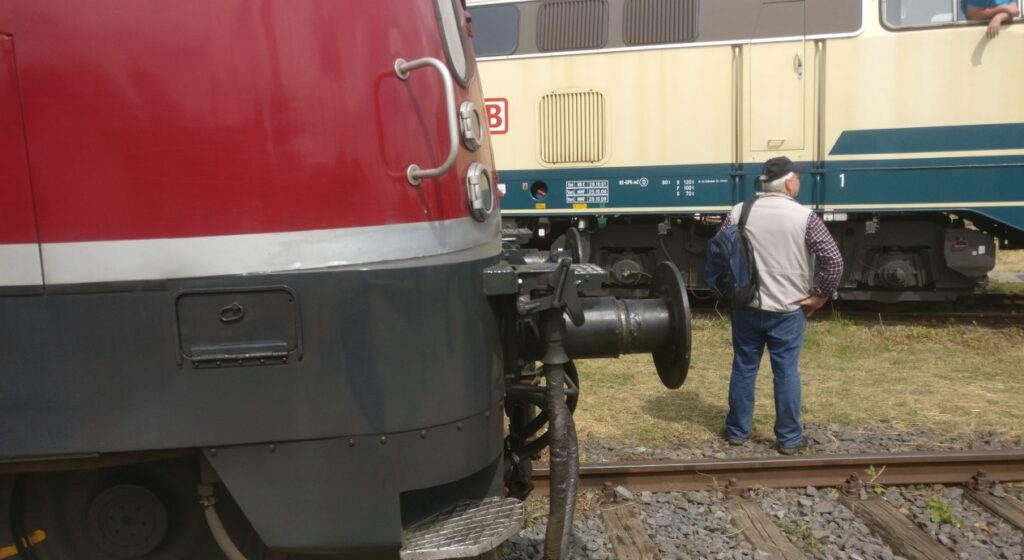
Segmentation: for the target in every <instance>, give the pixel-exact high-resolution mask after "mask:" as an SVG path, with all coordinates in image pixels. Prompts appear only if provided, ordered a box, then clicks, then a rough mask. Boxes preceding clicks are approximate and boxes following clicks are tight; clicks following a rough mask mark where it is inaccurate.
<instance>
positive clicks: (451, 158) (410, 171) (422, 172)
mask: <svg viewBox="0 0 1024 560" xmlns="http://www.w3.org/2000/svg"><path fill="white" fill-rule="evenodd" d="M424 66H432V67H434V69H436V70H437V71H438V72H440V74H441V77H442V78H443V80H444V97H445V103H446V105H447V110H448V143H449V145H450V146H451V148H450V149H449V150H448V158H447V159H445V160H444V163H442V164H441V165H440V166H438V167H434V168H431V169H423V168H421V167H420V166H418V165H416V164H415V163H413V164H410V165H409V167H408V168H407V169H406V171H405V175H406V177H407V178H408V179H409V184H411V185H419V184H420V181H422V180H423V179H424V178H430V177H440V176H441V175H444V174H445V173H447V172H448V170H449V169H451V168H452V166H453V165H455V156H456V155H458V151H459V122H458V115H457V114H456V113H457V111H458V109H457V108H456V106H455V88H454V87H453V86H452V74H451V72H449V71H448V67H447V66H446V65H445V64H444V63H443V62H441V61H440V60H438V59H436V58H433V57H429V56H428V57H424V58H417V59H416V60H413V61H406V60H405V59H402V58H399V59H398V60H396V61H395V74H397V75H398V78H399V79H400V80H408V79H409V73H410V72H412V71H413V70H416V69H417V68H423V67H424Z"/></svg>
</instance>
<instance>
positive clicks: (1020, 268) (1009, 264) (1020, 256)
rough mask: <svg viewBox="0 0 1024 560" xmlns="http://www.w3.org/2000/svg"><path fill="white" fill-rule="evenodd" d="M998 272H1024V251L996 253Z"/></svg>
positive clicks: (996, 269)
mask: <svg viewBox="0 0 1024 560" xmlns="http://www.w3.org/2000/svg"><path fill="white" fill-rule="evenodd" d="M995 271H996V272H1024V249H1015V250H1009V251H1008V250H1001V251H999V252H998V253H996V268H995Z"/></svg>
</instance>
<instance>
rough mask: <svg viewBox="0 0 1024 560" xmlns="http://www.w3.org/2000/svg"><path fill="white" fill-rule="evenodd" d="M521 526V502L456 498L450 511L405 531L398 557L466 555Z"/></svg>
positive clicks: (428, 559) (434, 559) (426, 559)
mask: <svg viewBox="0 0 1024 560" xmlns="http://www.w3.org/2000/svg"><path fill="white" fill-rule="evenodd" d="M522 526H523V502H521V501H519V500H517V499H515V498H487V499H485V500H483V501H481V502H460V503H459V504H458V505H456V506H455V509H453V510H452V511H451V512H449V513H446V514H442V515H439V516H436V517H432V518H430V519H428V520H426V521H423V522H421V523H418V524H416V525H414V526H413V527H410V528H409V529H408V530H407V531H405V535H404V537H403V539H402V560H442V559H444V558H468V557H470V556H477V555H480V554H483V553H485V552H487V551H489V550H492V549H494V548H496V547H497V546H498V545H500V544H501V543H503V542H505V540H506V539H508V538H509V537H511V536H512V535H514V534H516V533H517V532H519V529H521V528H522Z"/></svg>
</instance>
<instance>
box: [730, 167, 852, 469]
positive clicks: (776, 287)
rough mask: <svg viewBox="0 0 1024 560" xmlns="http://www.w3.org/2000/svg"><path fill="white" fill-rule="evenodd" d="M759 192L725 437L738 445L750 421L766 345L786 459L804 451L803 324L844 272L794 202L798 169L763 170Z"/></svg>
mask: <svg viewBox="0 0 1024 560" xmlns="http://www.w3.org/2000/svg"><path fill="white" fill-rule="evenodd" d="M759 180H760V181H761V185H762V187H761V190H762V191H763V192H761V193H759V194H758V198H757V200H756V202H755V203H754V204H753V206H752V207H751V209H750V215H749V217H748V218H747V224H746V230H747V236H748V237H747V238H748V239H749V242H750V245H751V247H752V249H753V254H754V261H755V263H756V265H757V274H758V281H759V289H758V297H756V298H755V299H754V301H753V302H751V303H750V304H749V305H748V306H747V307H743V308H739V309H735V310H734V311H733V313H732V346H733V365H732V377H731V378H730V380H729V414H728V416H726V419H725V437H726V439H727V440H728V442H729V443H730V444H731V445H742V444H743V443H744V442H745V441H746V440H747V438H748V437H750V431H751V425H752V423H753V419H754V382H755V380H756V379H757V370H758V366H759V365H760V363H761V356H762V355H763V354H764V349H765V347H766V346H767V348H768V353H769V356H770V358H771V364H772V374H773V376H774V389H775V437H776V438H777V440H778V450H779V452H780V453H782V454H784V455H792V454H794V453H796V452H798V451H800V450H802V449H805V448H806V447H807V439H806V438H805V437H804V433H803V425H802V424H801V422H800V372H799V371H798V369H797V364H798V362H799V359H800V347H801V346H802V345H803V341H804V320H805V317H810V316H811V314H813V313H814V312H815V311H817V310H818V309H819V308H820V307H821V306H822V305H824V304H825V302H826V301H828V300H829V298H831V297H832V296H833V295H834V294H835V292H836V287H837V286H838V285H839V278H840V276H841V275H842V272H843V259H842V255H841V254H840V253H839V248H838V247H837V246H836V242H835V240H834V239H832V235H831V234H829V232H828V229H827V228H826V227H825V224H824V223H823V222H822V221H821V219H820V218H818V216H817V215H816V214H815V213H814V212H812V211H811V210H809V209H807V208H805V207H803V206H801V205H800V204H799V203H798V202H797V201H796V200H795V199H796V197H797V195H798V194H799V193H800V168H799V167H798V166H797V165H795V164H794V163H793V162H792V161H790V159H789V158H787V157H784V156H783V157H776V158H772V159H770V160H768V161H767V162H766V163H765V164H764V169H763V170H762V174H761V176H760V177H759ZM741 207H742V204H737V205H736V206H735V207H733V209H732V212H731V213H730V214H729V216H727V217H726V219H725V222H724V223H723V224H722V229H725V228H726V227H728V226H729V225H730V224H731V223H738V222H739V219H740V213H741Z"/></svg>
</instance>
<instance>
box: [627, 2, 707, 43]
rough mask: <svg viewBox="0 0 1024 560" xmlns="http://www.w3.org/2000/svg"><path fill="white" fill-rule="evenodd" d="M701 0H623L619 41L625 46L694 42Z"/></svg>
mask: <svg viewBox="0 0 1024 560" xmlns="http://www.w3.org/2000/svg"><path fill="white" fill-rule="evenodd" d="M699 20H700V0H626V6H625V8H624V11H623V18H622V40H623V41H625V43H626V44H627V45H661V44H665V43H688V42H690V41H696V40H697V35H698V31H697V29H698V23H699Z"/></svg>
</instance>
